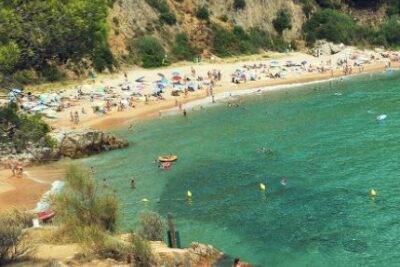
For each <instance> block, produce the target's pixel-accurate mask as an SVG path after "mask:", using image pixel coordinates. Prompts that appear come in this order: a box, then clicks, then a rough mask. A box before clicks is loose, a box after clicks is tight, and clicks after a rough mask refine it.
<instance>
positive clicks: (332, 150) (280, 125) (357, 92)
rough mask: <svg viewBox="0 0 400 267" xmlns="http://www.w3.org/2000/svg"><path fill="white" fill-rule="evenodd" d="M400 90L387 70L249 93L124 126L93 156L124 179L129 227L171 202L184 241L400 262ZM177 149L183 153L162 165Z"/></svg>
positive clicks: (278, 256) (344, 262)
mask: <svg viewBox="0 0 400 267" xmlns="http://www.w3.org/2000/svg"><path fill="white" fill-rule="evenodd" d="M399 90H400V73H387V74H375V75H362V76H358V77H356V78H352V79H348V80H344V81H334V82H332V83H330V82H326V83H319V84H313V85H307V86H302V87H299V88H291V89H287V90H281V91H276V92H270V93H265V94H262V95H257V96H246V97H241V98H239V100H237V103H239V107H238V108H227V107H226V106H224V105H217V106H211V107H208V108H206V109H204V110H199V111H189V113H188V117H187V118H186V119H185V118H183V117H181V116H170V117H165V118H163V119H155V120H152V121H147V122H143V123H140V124H138V125H135V128H134V130H133V131H129V130H121V131H119V132H118V134H119V135H121V136H123V137H125V138H127V139H129V141H130V142H131V146H130V148H128V149H125V150H118V151H113V152H110V153H105V154H101V155H97V156H95V157H91V158H89V159H85V160H84V162H85V164H87V165H90V166H94V167H95V170H96V175H97V177H96V178H97V179H98V180H99V181H101V179H102V178H107V179H108V183H109V184H110V187H111V188H116V189H117V192H118V195H119V197H120V200H121V203H122V205H123V206H122V209H123V215H124V216H123V221H122V226H123V228H124V229H130V228H131V227H133V226H134V225H135V223H136V218H137V215H138V213H140V212H141V211H143V210H153V211H157V212H159V213H160V214H161V215H163V216H165V217H166V215H167V213H168V212H171V213H173V214H174V216H175V218H176V225H177V229H178V230H179V231H180V235H181V239H182V243H183V245H188V244H189V243H190V242H191V241H199V242H203V243H209V244H213V245H214V246H215V247H217V248H219V249H220V250H222V251H224V252H226V253H227V254H229V255H232V256H234V257H236V256H240V257H241V258H242V259H244V260H247V261H249V262H252V263H255V264H259V265H261V266H399V264H400V252H399V251H400V242H399V240H400V226H399V219H400V193H399V181H400V175H399V162H400V161H399V160H400V153H399V151H400V143H399V140H400V94H399ZM339 92H340V93H341V94H342V95H338V94H335V93H339ZM379 114H387V115H388V118H387V120H386V121H385V122H383V123H377V122H376V121H375V118H376V117H377V116H378V115H379ZM262 146H264V147H271V148H272V149H273V150H274V154H273V155H269V154H262V153H258V152H257V151H256V150H257V148H258V147H262ZM170 152H171V153H174V154H177V155H178V156H179V160H178V162H176V164H174V166H173V168H172V169H171V170H165V171H161V170H158V169H157V165H156V164H155V163H154V158H155V157H156V156H158V155H162V154H168V153H170ZM132 177H134V179H135V181H136V186H137V189H136V190H132V189H131V188H130V183H129V181H130V179H131V178H132ZM282 177H286V179H287V180H288V183H287V185H286V186H283V185H281V184H280V180H281V178H282ZM261 182H262V183H265V184H267V191H266V193H264V192H261V191H260V189H259V183H261ZM371 188H374V189H375V190H376V191H377V194H378V196H377V198H376V199H375V200H372V199H371V198H370V196H369V191H370V189H371ZM187 190H190V191H192V193H193V198H192V200H191V201H188V200H187V199H186V191H187ZM143 198H147V199H149V202H148V203H143V202H141V201H140V200H141V199H143Z"/></svg>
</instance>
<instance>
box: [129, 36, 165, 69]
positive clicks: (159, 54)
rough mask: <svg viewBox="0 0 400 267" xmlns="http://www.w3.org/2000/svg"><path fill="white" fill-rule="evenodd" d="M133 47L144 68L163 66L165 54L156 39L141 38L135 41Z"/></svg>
mask: <svg viewBox="0 0 400 267" xmlns="http://www.w3.org/2000/svg"><path fill="white" fill-rule="evenodd" d="M135 46H136V49H137V52H138V56H139V58H140V60H141V62H142V66H143V67H144V68H154V67H160V66H162V65H163V63H164V58H165V56H166V54H165V50H164V48H163V47H162V45H161V43H160V42H159V41H158V39H157V38H155V37H151V36H146V37H141V38H139V39H138V40H137V42H136V44H135Z"/></svg>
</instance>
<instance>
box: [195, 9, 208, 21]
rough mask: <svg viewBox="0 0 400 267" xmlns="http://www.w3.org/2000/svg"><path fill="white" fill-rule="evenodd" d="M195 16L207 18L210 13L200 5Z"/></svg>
mask: <svg viewBox="0 0 400 267" xmlns="http://www.w3.org/2000/svg"><path fill="white" fill-rule="evenodd" d="M196 17H197V18H198V19H202V20H208V19H209V17H210V13H209V12H208V9H207V8H206V7H205V6H202V7H200V8H198V9H197V12H196Z"/></svg>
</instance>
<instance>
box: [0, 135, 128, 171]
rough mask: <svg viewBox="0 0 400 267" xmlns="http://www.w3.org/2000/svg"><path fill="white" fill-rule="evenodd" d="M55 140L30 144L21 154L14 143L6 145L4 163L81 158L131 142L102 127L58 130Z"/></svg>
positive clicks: (1, 156)
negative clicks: (101, 128) (98, 128)
mask: <svg viewBox="0 0 400 267" xmlns="http://www.w3.org/2000/svg"><path fill="white" fill-rule="evenodd" d="M50 136H51V137H52V139H53V140H54V141H55V142H54V143H55V144H54V146H53V147H46V146H41V145H39V144H30V145H29V146H28V147H27V148H26V149H25V150H24V151H22V152H19V153H17V151H16V150H15V149H14V148H13V145H12V144H2V145H1V147H0V148H1V149H0V166H1V165H3V166H5V165H8V164H9V163H11V162H20V163H22V164H32V163H35V164H37V163H47V162H51V161H57V160H59V159H61V158H72V159H77V158H81V157H85V156H89V155H92V154H96V153H99V152H102V151H109V150H113V149H120V148H124V147H127V146H128V145H129V143H128V141H126V140H124V139H121V138H118V137H116V136H114V135H112V134H109V133H106V132H102V131H99V130H92V129H86V130H79V131H61V130H58V131H55V132H53V133H51V134H50Z"/></svg>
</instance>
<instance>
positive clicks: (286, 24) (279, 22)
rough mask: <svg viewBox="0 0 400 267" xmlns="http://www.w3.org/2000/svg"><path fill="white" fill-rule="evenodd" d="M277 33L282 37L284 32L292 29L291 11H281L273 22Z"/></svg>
mask: <svg viewBox="0 0 400 267" xmlns="http://www.w3.org/2000/svg"><path fill="white" fill-rule="evenodd" d="M272 24H273V25H274V28H275V30H276V32H277V33H278V34H279V35H282V33H283V31H284V30H286V29H291V28H292V15H291V14H290V12H289V10H287V9H281V10H279V12H278V15H277V17H276V18H275V19H274V20H273V21H272Z"/></svg>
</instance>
